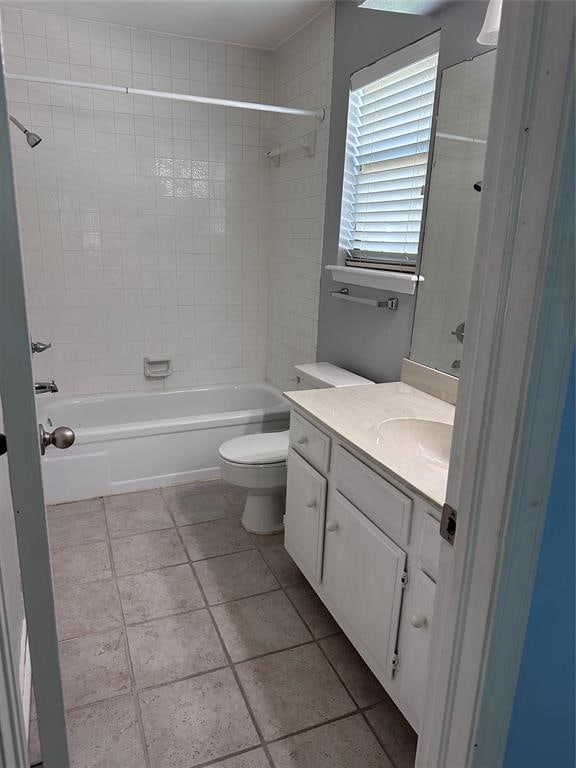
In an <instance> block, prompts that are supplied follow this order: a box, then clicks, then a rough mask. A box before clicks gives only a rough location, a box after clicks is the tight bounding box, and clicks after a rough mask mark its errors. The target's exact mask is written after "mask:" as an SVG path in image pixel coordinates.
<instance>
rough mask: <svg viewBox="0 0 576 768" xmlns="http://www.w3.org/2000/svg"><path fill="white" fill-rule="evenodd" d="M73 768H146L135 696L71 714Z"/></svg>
mask: <svg viewBox="0 0 576 768" xmlns="http://www.w3.org/2000/svg"><path fill="white" fill-rule="evenodd" d="M67 721H68V742H69V746H70V760H71V762H70V768H143V766H144V765H145V764H146V763H145V760H146V758H145V753H144V745H143V744H142V738H141V736H140V729H139V727H138V718H137V714H136V704H135V702H134V699H133V698H132V696H121V697H120V698H117V699H110V700H109V701H104V702H100V703H98V704H91V705H90V706H88V707H82V709H75V710H73V711H72V712H69V713H68V716H67Z"/></svg>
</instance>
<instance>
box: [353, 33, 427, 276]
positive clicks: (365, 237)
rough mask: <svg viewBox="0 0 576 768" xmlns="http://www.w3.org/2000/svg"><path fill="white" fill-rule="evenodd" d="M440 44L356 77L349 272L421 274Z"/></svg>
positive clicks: (423, 44)
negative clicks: (377, 270)
mask: <svg viewBox="0 0 576 768" xmlns="http://www.w3.org/2000/svg"><path fill="white" fill-rule="evenodd" d="M437 68H438V36H437V35H432V36H431V37H428V38H426V39H425V40H423V41H420V42H419V43H416V44H414V45H412V46H410V47H409V48H404V49H402V50H401V51H398V52H397V53H395V54H392V55H391V56H387V57H386V58H385V59H382V60H381V61H379V62H377V63H376V64H373V65H372V66H370V67H367V68H366V69H363V70H360V72H357V73H356V74H354V75H353V76H352V81H351V93H350V102H349V108H348V134H347V144H346V167H345V172H344V187H343V199H342V218H341V234H340V242H341V248H343V249H344V251H345V261H346V264H347V265H349V266H363V267H372V268H374V267H376V268H378V267H379V268H382V269H395V270H404V271H411V272H413V271H415V268H416V262H417V257H418V245H419V240H420V229H421V225H422V209H423V202H424V187H425V183H426V169H427V166H428V149H429V145H430V134H431V130H432V117H433V107H434V92H435V88H436V73H437Z"/></svg>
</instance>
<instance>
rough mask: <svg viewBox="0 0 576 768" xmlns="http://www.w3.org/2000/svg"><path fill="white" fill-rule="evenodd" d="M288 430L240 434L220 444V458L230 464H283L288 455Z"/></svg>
mask: <svg viewBox="0 0 576 768" xmlns="http://www.w3.org/2000/svg"><path fill="white" fill-rule="evenodd" d="M288 435H289V433H288V430H285V431H283V432H261V433H260V434H255V435H242V437H234V438H232V440H227V441H226V442H225V443H222V445H221V446H220V458H221V459H223V460H224V461H226V462H229V463H230V464H243V465H247V466H262V465H264V466H268V465H272V464H285V463H286V459H287V457H288Z"/></svg>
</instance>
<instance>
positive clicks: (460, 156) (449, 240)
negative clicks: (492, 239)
mask: <svg viewBox="0 0 576 768" xmlns="http://www.w3.org/2000/svg"><path fill="white" fill-rule="evenodd" d="M495 63H496V51H489V52H488V53H484V54H482V55H480V56H477V57H476V58H474V59H471V60H469V61H463V62H461V63H460V64H455V65H454V66H452V67H448V68H447V69H445V70H444V71H443V73H442V81H441V87H440V99H439V106H438V119H437V123H436V131H435V140H434V154H433V161H432V171H431V175H430V194H429V197H428V209H427V213H426V224H425V232H424V242H423V247H422V259H421V263H420V274H421V275H422V277H423V278H424V280H423V281H422V282H421V283H420V285H419V288H418V296H417V300H416V313H415V317H414V327H413V331H412V346H411V350H410V358H411V359H412V360H414V361H416V362H418V363H422V364H423V365H427V366H430V367H432V368H437V369H438V370H440V371H443V372H445V373H450V374H452V375H453V376H458V375H459V371H460V361H461V359H462V348H463V343H464V338H465V330H466V329H465V323H466V315H467V310H468V298H469V293H470V283H471V278H472V267H473V261H474V251H475V245H476V233H477V229H478V216H479V212H480V197H481V192H482V175H483V169H484V157H485V154H486V138H487V135H488V123H489V118H490V107H491V103H492V85H493V80H494V67H495Z"/></svg>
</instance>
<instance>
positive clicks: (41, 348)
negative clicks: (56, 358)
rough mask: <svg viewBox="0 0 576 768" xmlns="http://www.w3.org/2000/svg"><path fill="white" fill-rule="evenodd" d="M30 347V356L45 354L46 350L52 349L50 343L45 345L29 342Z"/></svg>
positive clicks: (41, 342)
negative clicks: (38, 353) (37, 353)
mask: <svg viewBox="0 0 576 768" xmlns="http://www.w3.org/2000/svg"><path fill="white" fill-rule="evenodd" d="M30 347H31V349H32V354H34V353H35V352H46V350H47V349H52V342H51V341H49V342H48V343H47V344H45V343H44V342H43V341H30Z"/></svg>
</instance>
